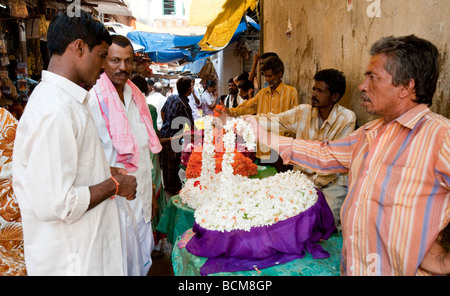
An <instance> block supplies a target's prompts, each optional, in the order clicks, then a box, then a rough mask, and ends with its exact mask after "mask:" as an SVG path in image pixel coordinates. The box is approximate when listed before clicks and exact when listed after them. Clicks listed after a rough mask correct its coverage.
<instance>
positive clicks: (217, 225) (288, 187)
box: [192, 171, 318, 231]
mask: <svg viewBox="0 0 450 296" xmlns="http://www.w3.org/2000/svg"><path fill="white" fill-rule="evenodd" d="M233 179H234V181H235V182H234V184H233V186H229V187H226V188H221V189H222V190H221V191H220V193H219V192H218V194H217V195H215V196H210V197H209V198H208V201H207V202H199V201H198V200H197V201H194V202H196V204H195V206H196V210H195V214H194V215H195V221H196V222H197V223H198V224H200V226H202V227H203V228H205V229H208V230H217V231H231V230H236V229H241V230H245V231H250V229H251V228H253V227H261V226H268V225H272V224H274V223H277V222H279V221H283V220H286V219H289V218H291V217H294V216H296V215H298V214H300V213H302V212H304V211H306V210H307V209H309V208H310V207H311V206H313V205H314V204H315V203H316V202H317V198H318V195H317V192H316V190H315V188H314V184H313V183H312V182H311V181H310V180H309V179H307V178H306V177H305V176H304V175H302V173H301V172H293V171H289V172H285V173H279V174H277V175H275V176H272V177H268V178H265V179H261V180H260V179H249V178H246V177H242V176H233ZM194 200H195V198H194ZM192 205H194V204H192Z"/></svg>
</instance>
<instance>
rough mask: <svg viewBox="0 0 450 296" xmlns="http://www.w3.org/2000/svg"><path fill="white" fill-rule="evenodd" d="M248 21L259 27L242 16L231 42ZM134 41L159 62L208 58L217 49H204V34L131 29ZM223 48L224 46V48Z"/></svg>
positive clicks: (131, 38)
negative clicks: (180, 33)
mask: <svg viewBox="0 0 450 296" xmlns="http://www.w3.org/2000/svg"><path fill="white" fill-rule="evenodd" d="M247 22H248V23H249V24H251V25H252V26H254V27H255V28H257V29H259V26H258V24H257V23H256V22H255V21H254V20H252V19H251V18H250V17H248V16H244V17H242V18H241V22H240V23H239V24H238V26H237V28H236V29H235V30H234V33H233V34H232V37H231V40H229V42H234V41H236V40H237V39H238V38H239V36H240V34H241V33H242V32H244V31H245V30H246V29H247ZM126 36H127V37H128V38H129V39H130V40H131V41H132V42H134V43H136V44H138V45H140V46H142V47H143V50H142V51H143V52H145V53H147V54H148V57H149V58H150V59H151V60H152V61H154V62H157V63H170V62H174V61H179V60H185V61H186V62H193V61H197V60H200V59H204V58H207V57H209V56H211V55H213V54H215V53H216V52H217V51H218V50H217V51H210V50H208V51H204V50H202V48H201V47H200V46H199V42H200V41H201V40H202V39H203V38H204V35H175V34H161V33H153V32H143V31H130V32H128V33H127V35H126ZM222 49H223V48H222Z"/></svg>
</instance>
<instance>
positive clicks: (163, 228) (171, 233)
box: [156, 166, 277, 245]
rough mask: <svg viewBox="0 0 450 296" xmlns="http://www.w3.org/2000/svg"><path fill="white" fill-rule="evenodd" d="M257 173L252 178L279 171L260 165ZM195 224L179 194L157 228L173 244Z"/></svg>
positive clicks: (171, 199) (170, 202)
mask: <svg viewBox="0 0 450 296" xmlns="http://www.w3.org/2000/svg"><path fill="white" fill-rule="evenodd" d="M257 172H258V173H257V174H256V175H253V176H251V178H259V179H262V178H266V177H269V176H273V175H275V174H276V173H277V171H276V170H275V168H273V167H268V166H258V167H257ZM193 225H194V210H193V209H192V208H190V207H189V206H187V205H186V204H184V203H183V202H182V200H181V198H180V196H179V195H175V196H173V197H172V198H170V200H169V201H168V203H167V205H166V208H165V209H164V212H163V215H162V217H161V219H160V221H159V223H158V225H157V227H156V230H157V231H159V232H162V233H165V234H166V235H167V241H168V242H169V243H171V244H172V245H174V244H175V241H176V240H177V238H178V237H179V236H180V235H182V234H183V233H184V232H185V231H186V230H188V229H190V228H192V226H193Z"/></svg>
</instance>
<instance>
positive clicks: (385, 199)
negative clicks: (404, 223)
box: [375, 164, 424, 207]
mask: <svg viewBox="0 0 450 296" xmlns="http://www.w3.org/2000/svg"><path fill="white" fill-rule="evenodd" d="M378 175H379V176H383V177H381V178H380V180H378V182H377V186H375V187H376V190H378V191H379V192H378V193H376V195H377V196H378V202H379V203H380V205H382V206H384V207H403V206H410V205H412V204H411V203H412V199H413V198H414V197H415V196H417V195H418V191H419V190H420V187H422V186H423V182H424V176H423V171H422V170H419V169H417V168H413V167H404V166H398V165H391V164H382V165H381V167H380V171H379V173H378Z"/></svg>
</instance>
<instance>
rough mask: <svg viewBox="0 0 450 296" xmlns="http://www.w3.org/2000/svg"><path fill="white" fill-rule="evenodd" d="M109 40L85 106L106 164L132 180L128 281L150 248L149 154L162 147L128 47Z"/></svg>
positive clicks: (121, 40)
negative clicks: (134, 188) (135, 79)
mask: <svg viewBox="0 0 450 296" xmlns="http://www.w3.org/2000/svg"><path fill="white" fill-rule="evenodd" d="M112 39H113V43H112V45H111V46H110V48H109V50H108V55H107V57H106V60H105V63H104V70H105V72H104V73H103V74H102V75H101V76H100V79H98V80H97V83H96V84H95V85H94V87H93V88H92V89H91V91H90V95H91V98H90V101H89V105H90V107H91V111H92V115H93V117H94V121H95V124H96V126H97V130H98V131H99V134H100V138H101V141H102V145H103V150H104V151H105V154H106V158H107V160H108V161H109V164H110V165H111V166H114V167H120V168H123V169H126V170H127V171H128V173H129V174H132V175H134V176H135V177H136V180H137V184H138V185H137V193H136V199H135V200H133V201H128V202H127V203H126V204H124V205H123V212H124V213H127V212H128V213H130V212H132V213H130V215H129V216H130V217H131V219H130V220H128V222H126V224H131V225H134V224H135V223H136V224H137V233H136V235H130V231H129V230H125V231H122V232H123V234H124V235H123V237H122V240H123V244H126V245H127V246H128V247H127V252H128V254H127V269H128V273H129V275H146V274H147V273H148V271H149V269H150V266H151V264H152V260H151V253H152V250H153V248H154V241H153V231H152V227H151V220H152V218H153V217H154V215H155V214H156V212H157V205H158V204H157V202H156V200H155V194H154V190H153V186H152V171H151V170H152V168H153V165H152V162H151V158H150V152H153V153H158V152H159V151H160V150H161V145H160V143H159V140H158V137H157V136H156V133H155V130H154V129H153V123H152V119H151V115H150V111H149V109H148V106H147V103H146V100H145V97H144V95H143V94H142V92H141V91H140V90H139V88H138V87H137V86H136V85H134V84H133V83H132V82H131V81H130V80H129V77H130V75H131V72H132V69H133V58H134V51H133V47H132V45H131V42H130V41H129V40H128V39H127V38H126V37H124V36H120V35H114V36H112ZM119 208H120V206H119ZM129 210H131V211H129ZM133 217H134V218H135V219H132V218H133ZM134 229H136V227H135V228H134ZM130 246H131V248H130ZM136 260H137V261H140V260H142V265H140V266H136V263H135V262H136Z"/></svg>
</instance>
